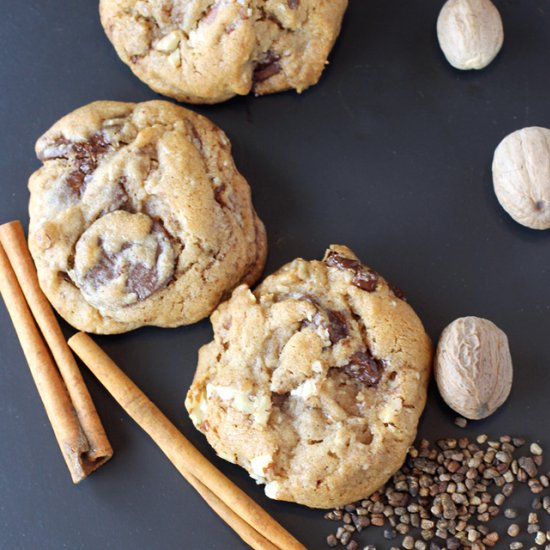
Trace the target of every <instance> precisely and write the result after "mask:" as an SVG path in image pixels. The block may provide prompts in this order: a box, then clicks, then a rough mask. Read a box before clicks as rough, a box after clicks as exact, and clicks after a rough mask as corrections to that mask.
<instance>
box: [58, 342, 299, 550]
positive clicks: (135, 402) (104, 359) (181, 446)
mask: <svg viewBox="0 0 550 550" xmlns="http://www.w3.org/2000/svg"><path fill="white" fill-rule="evenodd" d="M69 346H70V347H71V348H72V349H73V351H74V352H75V353H76V354H77V355H78V356H79V357H80V358H81V359H82V361H83V362H84V363H85V364H86V365H87V366H88V368H89V369H90V370H91V371H92V372H93V373H94V375H95V376H96V377H97V378H98V380H99V381H100V382H101V383H102V384H103V385H104V386H105V388H107V390H108V391H109V393H110V394H111V395H112V396H113V397H114V398H115V399H116V400H117V401H118V403H119V404H120V405H121V406H122V408H123V409H124V410H125V411H126V412H127V413H128V414H129V415H130V416H131V417H132V418H133V419H134V420H135V421H136V422H137V423H138V424H139V426H140V427H141V428H142V429H143V430H145V432H147V433H148V434H149V436H150V437H151V438H152V439H153V441H155V443H156V444H157V445H158V446H159V447H160V448H161V450H162V452H163V453H164V454H165V455H166V456H167V457H168V458H169V460H170V461H171V462H172V464H174V466H175V467H176V468H177V469H178V471H179V472H180V473H181V474H182V475H183V476H184V477H185V478H186V479H187V480H188V481H189V482H190V483H191V484H192V485H193V484H194V482H195V481H198V480H200V483H201V484H202V485H204V486H205V488H207V489H208V490H209V491H210V492H211V493H213V494H214V496H215V497H216V498H217V499H219V501H221V502H223V504H224V505H225V507H226V508H228V509H229V510H230V511H232V512H233V513H232V515H231V516H226V517H227V518H228V519H229V520H230V521H231V520H234V519H235V516H238V517H239V518H240V519H241V520H244V522H246V523H247V524H248V525H249V526H251V527H252V528H254V530H255V531H257V533H258V534H261V535H263V537H264V538H266V539H268V540H269V541H270V543H272V545H275V547H277V548H281V549H284V550H305V547H304V546H303V545H302V544H301V543H300V542H298V541H297V540H296V539H295V538H294V537H293V536H292V535H291V534H290V533H289V532H288V531H286V530H285V529H284V528H283V527H282V526H281V525H280V524H279V523H277V522H276V521H275V520H274V519H273V518H272V517H271V516H270V515H269V514H268V513H267V512H266V511H265V510H263V509H262V508H261V507H260V506H259V505H258V504H257V503H256V502H255V501H254V500H252V499H251V498H250V497H249V496H248V495H247V494H246V493H245V492H244V491H242V490H241V489H239V488H238V487H237V486H236V485H235V484H234V483H233V482H231V481H230V480H229V479H228V478H227V477H225V476H224V475H223V474H222V473H221V472H220V471H219V470H218V469H217V468H216V467H215V466H214V465H212V464H211V463H210V462H209V461H208V460H206V458H205V457H204V456H202V455H201V454H200V453H199V451H197V449H195V447H193V445H192V444H191V443H190V442H189V441H188V440H187V439H186V438H185V437H184V436H183V434H182V433H181V432H180V431H179V430H178V429H177V428H176V427H175V426H174V425H173V424H172V423H171V422H170V421H169V420H168V419H167V418H166V417H165V416H164V415H163V414H162V412H161V411H160V410H159V409H158V408H157V407H156V406H155V405H154V404H153V403H152V402H151V401H150V400H149V399H148V398H147V396H146V395H145V394H144V393H143V392H142V391H141V390H140V389H139V388H138V387H137V386H136V385H135V384H134V383H133V382H132V381H131V380H130V379H129V378H128V377H127V376H126V374H124V373H123V372H122V371H121V370H120V369H119V368H118V367H117V365H116V364H115V363H114V362H113V361H112V360H111V359H110V358H109V356H108V355H107V354H106V353H105V352H104V351H103V350H102V349H101V348H100V347H99V346H98V345H97V344H96V343H95V342H94V341H93V340H92V339H91V338H90V337H89V336H88V335H87V334H84V333H82V332H80V333H78V334H75V335H74V336H73V337H72V338H70V339H69ZM193 478H194V479H193ZM220 515H221V514H220ZM222 518H223V516H222ZM223 519H225V520H226V521H227V523H229V524H230V525H231V526H232V527H233V528H234V529H235V531H236V532H237V533H239V530H238V527H239V524H235V523H230V521H228V519H226V518H223ZM239 534H241V533H239ZM243 540H244V537H243ZM247 542H248V541H247ZM248 543H249V544H251V543H250V542H248Z"/></svg>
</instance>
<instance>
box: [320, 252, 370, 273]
mask: <svg viewBox="0 0 550 550" xmlns="http://www.w3.org/2000/svg"><path fill="white" fill-rule="evenodd" d="M325 263H326V264H327V265H328V266H329V267H337V268H338V269H352V270H353V271H357V269H359V268H360V267H362V266H361V263H360V262H358V261H357V260H354V259H352V258H346V257H345V256H340V254H338V253H337V252H334V251H331V252H330V253H329V255H328V256H327V259H326V260H325Z"/></svg>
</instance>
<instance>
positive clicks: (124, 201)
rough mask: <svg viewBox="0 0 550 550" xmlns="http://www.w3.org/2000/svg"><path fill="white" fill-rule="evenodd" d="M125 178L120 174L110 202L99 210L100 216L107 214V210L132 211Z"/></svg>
mask: <svg viewBox="0 0 550 550" xmlns="http://www.w3.org/2000/svg"><path fill="white" fill-rule="evenodd" d="M126 184H127V178H126V176H122V177H121V178H119V180H118V182H117V186H116V188H115V191H114V193H113V198H112V201H111V204H110V205H109V206H108V207H107V208H106V209H104V210H102V211H101V214H100V215H101V216H104V215H105V214H108V213H109V212H115V211H116V210H124V211H126V212H132V204H131V200H130V197H129V195H128V192H127V191H126Z"/></svg>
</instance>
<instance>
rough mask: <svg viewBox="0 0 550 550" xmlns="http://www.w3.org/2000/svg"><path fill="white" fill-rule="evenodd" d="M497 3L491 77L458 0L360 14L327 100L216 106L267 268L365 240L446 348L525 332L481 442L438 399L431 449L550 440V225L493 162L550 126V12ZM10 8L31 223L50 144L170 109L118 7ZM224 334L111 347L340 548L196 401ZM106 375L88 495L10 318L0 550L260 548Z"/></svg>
mask: <svg viewBox="0 0 550 550" xmlns="http://www.w3.org/2000/svg"><path fill="white" fill-rule="evenodd" d="M496 3H497V5H498V7H499V8H500V10H501V13H502V16H503V20H504V25H505V29H506V39H505V45H504V48H503V50H502V52H501V54H500V56H499V57H498V58H497V60H496V61H495V62H494V63H493V64H492V65H491V66H490V67H489V68H488V69H486V70H484V71H482V72H476V73H460V72H458V71H455V70H453V69H452V68H451V67H450V66H448V65H447V64H446V62H445V60H444V58H443V55H442V54H441V52H440V51H439V48H438V46H437V41H436V36H435V21H436V17H437V13H438V11H439V8H440V6H441V4H442V2H441V1H440V0H437V1H436V0H423V1H422V2H420V1H415V2H404V1H398V0H351V5H350V8H349V11H348V13H347V16H346V19H345V23H344V26H343V30H342V34H341V37H340V39H339V41H338V43H337V45H336V47H335V49H334V51H333V54H332V56H331V64H330V66H329V67H328V69H327V70H326V73H325V75H324V76H323V78H322V81H321V83H320V84H319V85H318V86H316V87H315V88H313V89H311V90H309V91H307V92H306V93H304V94H302V95H301V96H298V95H296V94H294V93H285V94H279V95H275V96H270V97H264V98H259V99H255V98H253V97H247V98H238V99H234V100H232V101H230V102H228V103H225V104H223V105H218V106H213V107H200V108H197V107H195V109H196V110H197V111H199V112H201V113H202V114H205V115H207V116H209V117H210V118H211V119H212V120H213V121H215V122H216V123H217V124H219V125H220V126H221V127H222V128H223V129H224V130H226V131H227V133H228V134H229V136H230V138H231V140H232V142H233V146H234V155H235V158H236V162H237V165H238V167H239V168H240V170H241V171H242V172H243V174H244V175H245V176H246V177H247V179H248V180H249V182H250V184H251V186H252V189H253V196H254V200H255V204H256V207H257V210H258V212H259V213H260V216H261V217H262V218H263V220H264V221H265V223H266V225H267V228H268V232H269V240H270V255H269V262H268V266H267V272H271V271H273V270H275V269H276V268H278V267H279V266H280V265H282V264H283V263H285V262H287V261H289V260H291V259H293V258H295V257H296V256H303V257H305V258H319V257H321V256H322V254H323V251H324V249H325V247H326V246H327V245H328V244H330V243H333V242H336V243H339V242H341V243H346V244H348V245H349V246H350V247H352V248H353V249H354V250H355V251H356V252H357V253H358V254H359V255H360V256H361V257H362V258H363V259H364V260H365V261H366V262H368V263H369V264H371V265H372V266H374V267H375V268H376V269H377V270H379V271H380V272H381V273H382V274H383V275H385V276H386V277H388V278H389V279H390V280H391V281H393V282H395V283H396V284H398V285H400V286H401V287H402V288H403V289H404V290H405V291H406V294H407V296H408V297H409V301H410V302H411V304H413V306H414V307H415V308H416V310H417V311H418V313H419V315H420V316H421V318H422V319H423V320H424V322H425V324H426V327H427V330H428V332H429V333H430V335H431V336H432V338H433V339H434V341H436V340H437V338H438V335H439V333H440V331H441V330H442V328H443V327H444V326H445V325H446V324H447V323H449V322H450V321H451V320H453V319H454V318H456V317H459V316H462V315H479V316H484V317H487V318H489V319H491V320H493V321H494V322H496V323H497V324H498V325H499V326H500V327H501V328H503V329H504V330H505V331H506V332H507V333H508V336H509V338H510V342H511V347H512V354H513V358H514V364H515V372H516V379H515V384H514V388H513V392H512V395H511V397H510V399H509V401H508V402H507V403H506V405H505V406H504V407H503V408H502V409H501V410H500V411H499V412H498V413H497V414H495V415H494V416H492V417H491V418H490V419H488V420H486V421H484V422H480V423H476V424H472V423H471V424H470V426H469V427H468V429H467V430H466V431H465V432H464V431H461V430H459V429H458V428H456V427H455V426H454V425H453V423H452V420H453V419H454V415H453V414H452V413H451V412H450V411H449V410H448V409H447V408H446V407H445V406H444V405H443V403H442V402H441V400H440V399H439V398H438V397H437V395H436V392H435V391H434V388H432V392H431V397H430V401H429V405H428V407H427V409H426V412H425V415H424V417H423V420H422V423H421V430H420V433H421V435H422V436H425V437H429V438H430V439H435V438H437V437H441V436H450V435H460V434H464V433H467V434H470V435H475V434H478V433H482V432H487V433H489V434H491V435H493V436H496V435H500V434H504V433H514V434H522V435H525V436H527V437H529V438H535V439H536V438H538V439H539V440H540V442H541V443H542V444H543V445H544V444H545V445H546V446H549V445H550V434H549V430H548V402H549V400H548V394H549V391H550V378H549V375H548V369H549V368H550V351H549V348H548V342H549V327H550V323H549V321H550V285H549V284H548V283H549V281H550V231H546V232H535V231H531V230H528V229H525V228H523V227H521V226H519V225H518V224H516V223H515V222H513V221H512V220H511V219H510V218H509V217H508V216H507V214H506V213H505V212H504V211H503V210H502V209H501V208H500V207H499V205H498V203H497V201H496V199H495V197H494V194H493V191H492V183H491V171H490V167H491V160H492V154H493V151H494V148H495V147H496V145H497V144H498V143H499V141H500V140H501V139H502V138H503V137H504V136H505V135H506V134H508V133H509V132H511V131H513V130H516V129H518V128H520V127H523V126H531V125H539V126H546V127H550V103H549V102H548V90H549V89H550V71H549V70H548V67H549V65H548V51H550V0H539V1H537V2H520V1H519V0H500V1H497V2H496ZM1 4H2V8H3V9H2V17H1V18H0V36H1V43H2V45H3V46H2V51H1V53H0V83H1V90H2V91H1V93H0V123H1V125H2V132H0V151H1V152H2V154H1V155H0V174H1V180H0V188H1V191H2V195H1V199H0V220H1V221H8V220H10V219H14V218H19V219H21V220H23V222H24V224H25V225H26V223H27V200H28V192H27V188H26V182H27V178H28V176H29V175H30V173H31V172H32V171H33V170H35V169H36V168H37V167H38V166H39V163H38V161H37V160H36V158H35V156H34V152H33V146H34V142H35V140H36V138H37V137H38V136H39V135H41V133H42V132H44V131H45V130H46V129H47V128H48V127H49V126H50V125H51V124H52V123H53V122H54V121H55V120H57V119H58V118H59V117H61V116H62V115H64V114H65V113H67V112H69V111H71V110H72V109H74V108H76V107H78V106H81V105H83V104H85V103H88V102H90V101H93V100H96V99H114V100H124V101H142V100H147V99H152V98H155V97H158V96H157V95H156V94H154V93H153V92H152V91H150V90H149V89H148V88H147V87H146V86H145V85H143V84H142V83H140V82H139V81H138V80H137V79H136V78H135V77H134V76H133V75H132V74H131V73H130V71H129V70H128V69H127V68H126V67H125V66H124V65H123V64H122V63H121V62H120V61H119V60H118V59H117V57H116V55H115V53H114V50H113V49H112V47H111V45H110V44H109V42H108V41H107V39H106V38H105V36H104V34H103V31H102V29H101V27H100V24H99V18H98V14H97V2H95V1H92V0H86V1H79V2H69V1H61V0H48V2H42V1H39V0H28V1H26V2H17V1H15V0H2V3H1ZM63 326H64V328H65V329H66V331H67V334H70V333H71V329H70V328H69V327H67V326H66V325H63ZM210 337H211V329H210V325H209V322H208V321H203V322H201V323H199V324H197V325H195V326H192V327H187V328H181V329H175V330H160V329H153V328H148V329H143V330H138V331H136V332H133V333H130V334H126V335H122V336H116V337H110V338H101V339H99V341H100V344H101V345H102V346H104V348H105V349H106V350H107V352H108V353H110V354H111V355H112V357H113V358H114V359H115V360H116V361H118V363H119V364H120V365H121V367H122V368H123V369H124V370H125V371H126V372H127V373H128V374H129V375H130V376H131V378H132V379H133V380H134V381H135V382H136V383H137V384H138V385H139V386H140V387H141V388H142V389H143V390H144V391H145V392H146V393H147V394H148V395H149V396H150V397H151V399H152V400H153V401H154V402H155V403H156V404H157V405H158V406H159V407H160V408H161V409H162V410H163V411H165V413H166V414H167V415H168V416H169V418H171V419H172V420H173V421H174V422H175V423H176V424H177V426H178V427H179V428H181V430H182V431H183V432H184V433H185V434H186V435H187V436H188V437H189V438H190V439H191V440H192V441H193V442H194V443H195V444H196V445H197V446H198V447H199V449H200V450H201V451H203V452H204V453H205V454H206V455H207V456H208V457H209V458H210V459H211V460H212V461H213V462H214V463H216V464H217V465H218V466H219V467H220V468H222V470H223V471H224V472H226V473H227V474H228V475H229V476H230V477H231V478H232V479H233V480H235V482H236V483H238V484H239V485H240V486H241V487H243V488H244V489H245V490H246V491H247V492H248V493H249V494H251V495H252V496H253V497H254V498H256V499H257V500H258V501H259V502H260V503H261V504H262V505H264V506H265V507H266V509H267V510H268V511H269V512H270V513H272V514H273V515H274V516H275V517H276V518H277V519H278V520H279V521H280V522H281V523H283V524H284V525H285V526H286V527H287V528H288V529H290V530H291V531H292V532H293V533H295V534H296V535H297V536H298V537H299V538H300V539H301V540H302V541H303V542H304V544H306V545H307V546H308V548H324V547H325V546H324V537H325V536H326V535H327V534H328V533H329V531H330V529H331V527H333V526H332V525H331V524H329V522H327V521H325V520H322V513H321V512H320V511H313V510H307V509H305V508H302V507H299V506H294V505H290V504H286V503H277V502H270V501H268V500H267V499H266V498H265V497H263V494H262V490H261V489H260V488H259V487H256V486H255V485H254V484H253V482H252V481H251V480H250V479H249V478H248V477H247V475H246V474H245V473H244V472H243V471H241V470H240V469H239V468H237V467H235V466H232V465H228V464H225V463H223V462H222V461H221V460H218V459H216V458H215V457H214V456H213V453H212V452H211V451H210V450H209V448H208V447H207V445H206V443H205V440H204V439H203V437H202V436H201V435H200V434H198V433H197V432H195V431H194V429H193V427H192V425H191V423H190V421H189V419H188V418H187V415H186V413H185V411H184V408H183V400H184V395H185V392H186V390H187V388H188V386H189V383H190V381H191V379H192V376H193V370H194V366H195V360H196V354H197V350H198V348H199V347H200V346H201V345H202V344H203V343H205V342H207V341H208V340H209V338H210ZM85 377H86V380H87V382H88V383H89V387H90V390H91V393H92V395H93V398H94V400H95V402H96V404H97V408H98V410H99V412H100V415H101V417H102V418H103V420H104V423H105V426H106V429H107V431H108V434H109V436H110V438H111V441H112V443H113V446H114V448H115V452H116V455H115V457H114V458H113V460H112V461H111V462H110V463H109V464H108V465H106V466H104V467H103V468H102V469H101V470H100V471H98V472H97V473H95V474H93V475H92V476H91V477H90V478H89V479H88V480H86V481H84V482H83V483H82V484H80V485H79V486H73V485H72V483H71V481H70V478H69V474H68V472H67V470H66V467H65V465H64V463H63V460H62V458H61V456H60V453H59V450H58V449H57V447H56V443H55V440H54V437H53V435H52V432H51V428H50V427H49V425H48V422H47V419H46V416H45V413H44V410H43V408H42V405H41V403H40V401H39V399H38V398H37V395H36V390H35V388H34V386H33V383H32V380H31V377H30V373H29V371H28V368H27V366H26V364H25V362H24V359H23V357H22V353H21V351H20V348H19V345H18V342H17V340H16V338H15V334H14V331H13V328H12V326H11V323H10V321H9V319H8V317H7V314H6V311H5V308H4V306H3V304H2V305H0V548H2V549H10V550H11V549H35V548H36V549H41V550H50V549H51V550H54V549H56V550H57V549H60V548H70V549H92V548H98V547H100V548H106V549H110V548H117V549H125V548H139V549H150V548H151V549H152V548H154V549H172V548H186V549H187V548H190V549H194V548H197V549H198V548H201V549H212V550H214V549H220V550H221V549H227V548H235V549H238V548H242V547H243V545H242V543H241V542H240V541H239V539H237V538H236V537H235V535H234V534H233V533H232V531H231V530H230V529H229V528H227V527H226V526H225V525H224V524H223V523H222V522H221V521H219V520H218V519H217V518H216V517H215V516H214V515H213V513H212V512H211V511H210V510H209V509H208V508H207V507H206V505H205V504H203V502H202V501H201V499H200V498H199V497H198V496H197V495H196V494H195V493H194V492H193V490H192V489H191V488H190V487H188V486H187V485H186V482H185V481H184V480H183V479H182V478H181V477H180V476H179V474H178V473H177V472H176V470H175V469H174V468H173V467H172V466H171V465H170V464H169V462H168V461H167V460H166V459H165V458H164V456H163V455H162V454H161V453H160V451H159V450H158V449H157V448H156V447H155V446H154V444H153V443H152V442H151V441H150V440H149V439H148V438H147V436H145V434H143V433H142V432H141V431H140V430H139V429H138V428H137V426H136V425H135V424H134V423H133V422H132V421H131V420H130V419H129V418H128V417H127V416H126V415H125V414H124V413H123V412H122V411H121V409H120V408H119V407H118V405H116V404H115V403H114V402H113V400H112V399H111V398H110V397H109V395H107V393H106V392H105V391H104V390H103V389H102V388H101V387H100V386H99V384H98V383H97V382H96V381H95V380H94V379H93V377H91V376H90V375H89V374H88V373H87V372H85ZM522 494H523V495H524V498H525V499H527V494H526V493H525V492H524V493H522ZM518 502H519V501H518ZM526 502H527V501H526ZM547 528H548V527H547ZM367 539H368V542H373V541H374V542H378V543H379V546H378V547H379V548H389V546H390V544H388V543H387V542H386V543H384V542H383V539H382V538H381V533H380V532H378V531H377V532H372V531H369V532H368V534H363V536H362V537H361V539H360V540H361V541H362V542H363V543H364V544H366V542H367ZM502 545H503V547H504V546H507V544H506V545H505V544H504V543H502Z"/></svg>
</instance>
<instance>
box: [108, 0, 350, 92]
mask: <svg viewBox="0 0 550 550" xmlns="http://www.w3.org/2000/svg"><path fill="white" fill-rule="evenodd" d="M346 7H347V0H101V2H100V16H101V22H102V24H103V27H104V29H105V32H106V33H107V36H108V37H109V39H110V40H111V42H112V43H113V45H114V47H115V49H116V51H117V53H118V55H119V57H120V58H121V59H122V61H124V63H126V64H127V65H128V66H129V67H130V68H131V69H132V71H133V72H134V74H135V75H136V76H137V77H138V78H140V79H141V80H143V81H144V82H145V83H146V84H147V85H148V86H150V87H151V88H152V89H153V90H155V91H156V92H159V93H161V94H164V95H167V96H170V97H174V98H176V99H178V100H180V101H187V102H192V103H217V102H221V101H225V100H227V99H229V98H231V97H233V96H235V95H246V94H248V93H249V92H251V91H253V92H254V93H255V94H257V95H263V94H269V93H273V92H280V91H283V90H288V89H295V90H297V91H298V92H301V91H303V90H305V89H306V88H308V87H309V86H312V85H313V84H316V83H317V81H318V80H319V78H320V76H321V73H322V72H323V69H324V67H325V65H326V63H327V58H328V55H329V53H330V50H331V49H332V46H333V44H334V42H335V40H336V38H337V36H338V33H339V32H340V26H341V23H342V18H343V15H344V12H345V10H346Z"/></svg>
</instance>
